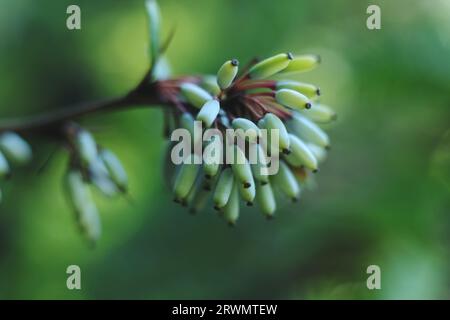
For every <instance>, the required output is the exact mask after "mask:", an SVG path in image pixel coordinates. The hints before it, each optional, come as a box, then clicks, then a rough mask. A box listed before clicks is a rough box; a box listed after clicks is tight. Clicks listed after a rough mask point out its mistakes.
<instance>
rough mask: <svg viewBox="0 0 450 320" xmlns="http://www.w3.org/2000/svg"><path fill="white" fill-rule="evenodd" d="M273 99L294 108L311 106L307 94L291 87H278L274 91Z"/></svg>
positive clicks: (300, 108)
mask: <svg viewBox="0 0 450 320" xmlns="http://www.w3.org/2000/svg"><path fill="white" fill-rule="evenodd" d="M275 100H276V101H277V102H278V103H280V104H282V105H284V106H286V107H289V108H292V109H296V110H303V109H309V108H311V100H309V99H308V97H307V96H305V95H304V94H301V93H300V92H297V91H294V90H291V89H280V90H278V91H277V92H275Z"/></svg>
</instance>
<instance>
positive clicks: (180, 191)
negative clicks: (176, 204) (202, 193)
mask: <svg viewBox="0 0 450 320" xmlns="http://www.w3.org/2000/svg"><path fill="white" fill-rule="evenodd" d="M188 157H190V159H189V160H190V163H183V164H181V167H180V169H179V172H178V174H177V177H176V179H175V184H174V193H175V198H176V199H179V200H183V199H185V198H186V196H187V195H188V193H189V191H190V190H191V188H192V186H193V185H194V182H195V179H196V177H197V174H198V172H199V170H200V165H198V164H195V163H196V162H198V161H199V159H198V156H197V155H195V154H194V155H190V156H188ZM196 158H197V159H196Z"/></svg>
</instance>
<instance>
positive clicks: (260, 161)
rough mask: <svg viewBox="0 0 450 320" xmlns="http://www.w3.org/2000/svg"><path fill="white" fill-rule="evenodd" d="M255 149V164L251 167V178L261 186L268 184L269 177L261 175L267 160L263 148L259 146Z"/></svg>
mask: <svg viewBox="0 0 450 320" xmlns="http://www.w3.org/2000/svg"><path fill="white" fill-rule="evenodd" d="M255 148H257V149H256V155H257V159H256V160H257V162H256V163H255V164H252V165H251V167H252V172H253V176H254V178H255V180H257V181H259V182H260V183H261V184H266V183H268V182H269V176H268V175H266V174H263V173H261V169H262V168H264V167H266V166H267V162H268V159H267V156H266V153H265V152H264V149H263V147H262V146H261V145H260V144H257V145H255Z"/></svg>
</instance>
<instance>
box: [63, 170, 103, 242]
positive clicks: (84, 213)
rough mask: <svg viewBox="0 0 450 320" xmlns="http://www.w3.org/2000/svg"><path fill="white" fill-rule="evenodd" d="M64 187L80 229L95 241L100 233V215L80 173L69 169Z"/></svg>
mask: <svg viewBox="0 0 450 320" xmlns="http://www.w3.org/2000/svg"><path fill="white" fill-rule="evenodd" d="M65 187H66V192H67V195H68V198H69V201H70V203H71V205H72V206H73V208H74V211H75V214H76V218H77V222H78V224H79V226H80V228H81V230H82V231H83V233H85V235H86V236H87V238H88V239H89V240H91V241H96V240H97V239H98V238H99V237H100V234H101V223H100V217H99V215H98V211H97V207H96V206H95V203H94V202H93V200H92V195H91V192H90V190H89V188H88V186H87V185H86V184H85V183H84V181H83V177H82V175H81V173H80V172H79V171H77V170H69V172H68V173H67V174H66V177H65Z"/></svg>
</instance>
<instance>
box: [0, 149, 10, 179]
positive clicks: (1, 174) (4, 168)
mask: <svg viewBox="0 0 450 320" xmlns="http://www.w3.org/2000/svg"><path fill="white" fill-rule="evenodd" d="M9 173H10V167H9V164H8V160H6V158H5V156H4V155H3V153H2V152H0V178H2V179H3V178H5V177H7V176H8V175H9Z"/></svg>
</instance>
